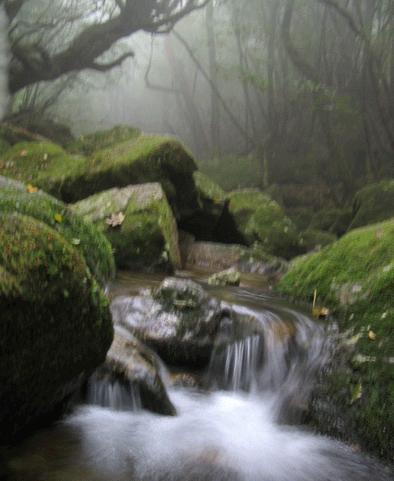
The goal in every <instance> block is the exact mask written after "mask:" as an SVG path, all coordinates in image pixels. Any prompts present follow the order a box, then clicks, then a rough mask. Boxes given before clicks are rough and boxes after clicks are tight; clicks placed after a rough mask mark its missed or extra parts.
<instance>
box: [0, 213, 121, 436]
mask: <svg viewBox="0 0 394 481" xmlns="http://www.w3.org/2000/svg"><path fill="white" fill-rule="evenodd" d="M112 335H113V328H112V322H111V318H110V313H109V309H108V302H107V299H106V298H105V297H104V294H103V293H102V291H101V289H100V287H99V286H98V284H97V283H96V281H95V280H94V278H93V277H92V275H91V273H90V270H89V269H88V267H87V264H86V262H85V260H84V258H83V257H82V255H80V253H79V252H78V250H77V249H76V248H74V247H73V246H72V245H71V244H69V243H68V242H67V241H66V240H65V238H64V237H62V236H61V234H60V233H59V232H56V231H55V229H52V228H50V227H48V226H47V225H45V224H44V223H43V222H40V221H38V220H37V219H35V218H33V217H28V216H24V215H20V214H6V213H1V214H0V385H1V390H0V406H1V409H0V442H6V443H7V442H10V441H11V440H12V438H14V437H15V436H16V435H19V434H20V433H24V432H25V431H26V430H27V429H28V428H30V427H31V426H33V425H37V424H38V423H39V422H40V421H41V420H42V419H43V418H46V417H50V416H52V415H54V414H55V413H58V411H59V409H60V407H61V406H62V404H63V403H64V401H65V400H66V399H67V398H68V397H69V396H70V395H71V394H72V393H73V392H74V391H75V390H76V389H77V388H78V387H79V385H80V383H81V382H82V381H83V380H84V378H85V377H86V376H88V375H90V374H91V373H92V372H93V371H94V369H95V368H96V367H97V366H98V365H100V364H101V363H102V362H103V361H104V359H105V354H106V352H107V350H108V348H109V346H110V344H111V342H112Z"/></svg>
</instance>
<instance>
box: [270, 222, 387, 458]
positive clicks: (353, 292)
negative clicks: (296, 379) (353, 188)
mask: <svg viewBox="0 0 394 481" xmlns="http://www.w3.org/2000/svg"><path fill="white" fill-rule="evenodd" d="M314 289H317V292H318V302H319V304H320V305H325V306H327V307H329V308H331V309H332V310H333V311H334V313H336V315H337V316H338V318H339V326H340V329H341V331H343V332H344V331H347V330H349V329H351V330H352V332H353V333H354V334H359V336H360V337H359V338H357V339H358V341H357V344H356V358H357V357H358V358H360V359H367V360H369V361H368V362H362V363H358V364H357V365H353V366H352V367H351V368H347V369H346V370H345V371H335V372H334V373H333V374H332V376H331V378H330V379H328V381H327V393H326V395H327V396H331V398H332V400H333V401H334V403H336V404H337V405H338V412H340V413H341V416H343V417H344V418H345V419H346V426H347V431H348V432H347V433H346V432H345V433H344V434H343V435H344V436H345V437H346V436H349V437H350V438H353V439H356V440H357V441H360V442H362V444H363V445H365V446H366V447H367V448H369V449H371V450H374V451H375V452H378V453H379V454H381V455H384V456H387V455H389V456H390V453H391V454H392V452H393V449H394V446H393V439H394V412H393V406H394V403H393V400H394V369H393V366H392V364H390V362H389V359H390V358H391V359H392V357H393V355H394V343H393V335H394V306H393V292H394V220H390V221H387V222H384V223H381V224H376V225H373V226H369V227H365V228H362V229H356V230H354V231H351V232H350V233H348V234H347V235H345V236H344V237H343V238H342V239H340V240H339V241H337V242H335V243H334V244H332V245H330V246H328V247H326V248H324V249H323V250H322V251H321V252H319V253H317V254H313V255H310V256H307V257H304V258H299V259H297V260H295V261H294V262H293V263H292V264H291V267H290V270H289V272H288V273H287V274H286V275H285V276H284V277H283V279H282V280H281V281H280V283H279V290H280V291H281V292H282V293H284V294H287V295H289V296H291V297H294V298H297V299H304V300H311V298H312V295H313V291H314ZM370 330H372V331H373V333H375V334H376V339H375V340H371V339H370V337H369V336H368V333H369V331H370ZM337 372H339V374H340V375H343V382H342V381H339V380H338V378H336V376H337ZM343 372H344V374H343ZM338 383H339V385H338ZM359 384H360V385H361V386H362V397H361V399H360V400H357V401H355V402H353V403H352V402H351V397H352V395H351V390H352V388H354V387H355V386H357V385H359ZM326 429H329V426H327V427H326ZM334 431H335V430H334Z"/></svg>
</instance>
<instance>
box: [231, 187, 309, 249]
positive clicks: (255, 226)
mask: <svg viewBox="0 0 394 481" xmlns="http://www.w3.org/2000/svg"><path fill="white" fill-rule="evenodd" d="M228 199H229V212H230V214H231V215H232V216H233V217H234V220H235V222H236V224H237V227H238V230H239V232H240V233H241V234H242V235H243V236H244V238H245V240H246V242H247V243H248V244H249V245H252V244H253V243H254V242H259V243H261V244H262V245H263V246H264V248H265V249H266V251H267V253H268V254H272V255H275V256H279V257H285V258H290V257H292V256H294V255H295V254H296V253H299V252H300V247H299V242H298V233H297V230H296V228H295V226H294V224H293V223H292V221H291V220H290V219H289V218H288V217H286V215H285V213H284V211H283V209H282V208H281V207H280V205H279V204H278V203H277V202H275V201H273V200H272V199H271V198H270V197H268V196H267V195H266V194H263V193H262V192H259V191H257V190H243V191H235V192H232V193H230V194H229V195H228Z"/></svg>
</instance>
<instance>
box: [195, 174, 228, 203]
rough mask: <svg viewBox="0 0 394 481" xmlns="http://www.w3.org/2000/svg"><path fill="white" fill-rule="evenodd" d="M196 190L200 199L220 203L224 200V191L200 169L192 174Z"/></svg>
mask: <svg viewBox="0 0 394 481" xmlns="http://www.w3.org/2000/svg"><path fill="white" fill-rule="evenodd" d="M193 178H194V182H195V184H196V188H197V192H198V194H199V196H200V198H202V199H207V200H210V201H212V202H214V203H217V204H220V203H222V202H224V201H225V200H226V193H225V192H224V190H223V189H222V188H221V187H220V185H218V184H217V183H216V182H215V181H213V180H212V179H210V178H209V177H208V176H207V175H205V174H203V173H202V172H200V171H196V172H194V174H193Z"/></svg>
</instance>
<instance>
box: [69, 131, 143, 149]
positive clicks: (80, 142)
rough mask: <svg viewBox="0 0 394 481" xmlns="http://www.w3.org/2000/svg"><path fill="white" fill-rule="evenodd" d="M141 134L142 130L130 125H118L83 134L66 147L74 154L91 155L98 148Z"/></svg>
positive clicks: (110, 145)
mask: <svg viewBox="0 0 394 481" xmlns="http://www.w3.org/2000/svg"><path fill="white" fill-rule="evenodd" d="M139 135H141V131H140V130H139V129H136V128H135V127H130V126H128V125H117V126H116V127H113V128H112V129H109V130H101V131H99V132H93V133H91V134H86V135H81V136H80V137H78V139H76V140H74V141H73V142H70V143H69V144H68V145H67V146H66V149H67V151H69V152H72V153H74V154H83V155H91V154H93V153H94V152H97V151H98V150H102V149H106V148H108V147H112V146H114V145H116V144H119V143H120V142H125V141H126V140H132V139H135V138H137V137H138V136H139Z"/></svg>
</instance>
